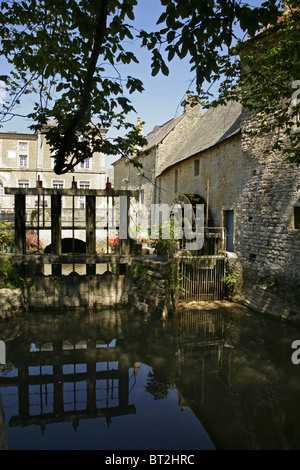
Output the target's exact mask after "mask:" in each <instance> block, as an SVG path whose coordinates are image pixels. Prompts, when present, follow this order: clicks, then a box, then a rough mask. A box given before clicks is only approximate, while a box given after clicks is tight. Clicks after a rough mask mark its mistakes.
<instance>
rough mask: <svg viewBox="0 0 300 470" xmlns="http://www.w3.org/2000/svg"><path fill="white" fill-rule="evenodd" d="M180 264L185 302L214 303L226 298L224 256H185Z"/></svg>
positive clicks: (182, 295)
mask: <svg viewBox="0 0 300 470" xmlns="http://www.w3.org/2000/svg"><path fill="white" fill-rule="evenodd" d="M180 264H181V269H180V271H181V299H182V300H183V301H185V302H191V301H196V302H200V301H214V300H222V299H223V298H224V290H225V256H224V255H220V256H217V255H215V256H214V255H207V256H183V257H182V258H181V263H180Z"/></svg>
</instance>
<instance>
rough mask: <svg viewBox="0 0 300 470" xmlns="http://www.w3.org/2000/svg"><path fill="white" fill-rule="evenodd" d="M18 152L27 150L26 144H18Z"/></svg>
mask: <svg viewBox="0 0 300 470" xmlns="http://www.w3.org/2000/svg"><path fill="white" fill-rule="evenodd" d="M19 149H20V150H28V142H19Z"/></svg>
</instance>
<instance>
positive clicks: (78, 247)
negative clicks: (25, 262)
mask: <svg viewBox="0 0 300 470" xmlns="http://www.w3.org/2000/svg"><path fill="white" fill-rule="evenodd" d="M73 241H74V248H73ZM51 246H52V245H51V244H50V245H48V246H46V248H45V250H44V253H51ZM61 252H62V253H86V243H85V242H84V241H83V240H79V239H78V238H74V239H73V238H62V240H61Z"/></svg>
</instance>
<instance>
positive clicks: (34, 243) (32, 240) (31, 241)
mask: <svg viewBox="0 0 300 470" xmlns="http://www.w3.org/2000/svg"><path fill="white" fill-rule="evenodd" d="M26 246H27V249H28V250H37V249H38V248H39V249H41V248H42V243H41V240H39V241H38V237H37V236H36V235H34V234H33V233H27V234H26Z"/></svg>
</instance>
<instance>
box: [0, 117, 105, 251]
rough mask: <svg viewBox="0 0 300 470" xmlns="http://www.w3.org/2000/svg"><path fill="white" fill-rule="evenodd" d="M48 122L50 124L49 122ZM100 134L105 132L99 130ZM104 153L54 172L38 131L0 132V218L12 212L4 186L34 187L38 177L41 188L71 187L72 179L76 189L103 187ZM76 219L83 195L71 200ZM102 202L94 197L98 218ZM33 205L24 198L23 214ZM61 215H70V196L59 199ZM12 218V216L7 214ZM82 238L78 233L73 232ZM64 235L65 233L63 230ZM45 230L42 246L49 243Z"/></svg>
mask: <svg viewBox="0 0 300 470" xmlns="http://www.w3.org/2000/svg"><path fill="white" fill-rule="evenodd" d="M49 125H54V124H51V122H50V123H49ZM103 134H105V131H104V130H103ZM107 176H108V173H107V169H106V165H105V155H104V154H100V153H95V154H94V155H93V157H92V158H90V159H86V160H85V161H84V162H82V163H79V164H78V165H77V167H76V169H75V171H74V172H72V173H66V174H63V175H57V174H56V173H55V172H54V170H53V158H52V157H51V150H50V146H49V145H48V144H47V142H46V139H45V137H44V135H43V134H42V133H36V134H30V133H28V134H27V133H16V132H3V133H0V212H1V218H2V220H4V219H6V218H7V217H8V214H9V213H11V214H13V209H14V198H13V196H10V195H6V194H5V187H9V188H11V187H23V188H34V187H36V186H37V181H38V180H39V181H40V182H41V183H39V184H42V185H43V187H44V188H65V189H68V188H71V187H72V182H73V179H74V181H76V183H77V188H79V189H80V188H81V189H104V188H105V185H106V180H107ZM74 204H75V210H76V219H77V220H80V219H84V212H85V197H84V196H83V197H78V198H76V200H75V203H74ZM43 206H44V208H45V209H46V211H47V209H49V207H50V197H45V198H44V200H43ZM105 207H106V206H105V201H101V199H100V198H97V210H98V219H99V218H100V217H101V213H102V211H103V210H104V211H105V210H106V209H105ZM36 208H37V198H36V197H35V196H27V197H26V212H27V217H28V218H30V214H32V213H33V211H34V210H36ZM62 208H63V213H62V217H63V218H64V219H65V220H67V219H70V217H71V211H72V209H71V208H72V198H71V197H64V198H63V200H62ZM11 217H13V216H11ZM77 235H78V236H79V238H82V234H79V233H78V234H77ZM64 236H69V234H68V233H65V234H64ZM49 237H50V234H49V233H47V234H46V233H45V235H44V239H43V240H42V242H43V245H46V244H47V243H49Z"/></svg>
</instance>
